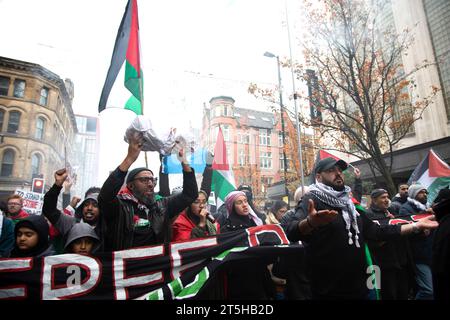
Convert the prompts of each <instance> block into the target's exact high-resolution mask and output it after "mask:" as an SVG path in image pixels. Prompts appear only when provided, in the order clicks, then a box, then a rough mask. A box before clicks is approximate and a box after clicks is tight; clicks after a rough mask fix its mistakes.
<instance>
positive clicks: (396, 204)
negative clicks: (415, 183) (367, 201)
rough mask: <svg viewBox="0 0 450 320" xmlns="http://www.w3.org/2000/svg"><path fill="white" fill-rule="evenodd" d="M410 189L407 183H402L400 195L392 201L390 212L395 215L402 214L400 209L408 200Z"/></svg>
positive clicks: (399, 189) (399, 187) (399, 188)
mask: <svg viewBox="0 0 450 320" xmlns="http://www.w3.org/2000/svg"><path fill="white" fill-rule="evenodd" d="M408 188H409V186H408V185H407V184H406V183H402V184H400V185H399V186H398V193H397V194H396V195H395V197H394V198H393V199H392V202H391V206H390V207H389V211H390V212H392V213H393V214H394V215H398V214H399V213H400V208H401V207H402V205H403V204H404V203H405V202H406V200H408Z"/></svg>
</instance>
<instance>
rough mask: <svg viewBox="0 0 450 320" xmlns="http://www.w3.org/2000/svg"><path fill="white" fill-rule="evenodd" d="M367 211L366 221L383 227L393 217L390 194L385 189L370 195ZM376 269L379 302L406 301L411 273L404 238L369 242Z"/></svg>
mask: <svg viewBox="0 0 450 320" xmlns="http://www.w3.org/2000/svg"><path fill="white" fill-rule="evenodd" d="M370 197H371V199H372V201H371V205H370V207H369V208H368V209H367V210H366V215H367V217H368V218H369V219H371V220H375V221H378V222H380V223H383V220H384V221H387V220H389V219H393V218H395V216H394V215H393V214H392V213H390V212H389V209H388V208H389V204H390V201H389V194H388V192H387V191H386V190H384V189H375V190H373V191H372V193H371V194H370ZM368 243H369V248H370V252H371V253H372V256H373V259H374V263H375V265H377V266H379V267H380V270H381V288H380V289H381V299H382V300H407V299H408V292H409V285H408V282H409V281H408V278H409V277H410V275H411V273H413V272H414V268H413V261H412V255H411V249H410V247H409V241H408V239H407V238H406V237H403V238H400V239H396V240H391V241H368Z"/></svg>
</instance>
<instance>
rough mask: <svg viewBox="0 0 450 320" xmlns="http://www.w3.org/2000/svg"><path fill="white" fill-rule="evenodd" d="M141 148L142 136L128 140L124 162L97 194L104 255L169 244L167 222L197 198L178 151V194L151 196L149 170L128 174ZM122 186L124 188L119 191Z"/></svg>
mask: <svg viewBox="0 0 450 320" xmlns="http://www.w3.org/2000/svg"><path fill="white" fill-rule="evenodd" d="M142 145H143V138H142V134H139V133H138V134H135V135H134V136H133V137H132V138H131V139H129V144H128V153H127V155H126V157H125V159H124V160H123V161H122V163H121V164H120V165H119V166H118V167H117V168H116V169H115V170H114V171H113V172H112V173H111V174H110V175H109V177H108V178H107V179H106V181H105V183H104V184H103V186H102V188H101V190H100V194H99V196H98V204H99V207H100V210H102V212H103V213H104V214H103V216H102V218H103V219H104V223H105V225H106V229H107V230H108V232H107V233H106V234H105V236H104V241H105V251H115V250H123V249H128V248H131V247H138V246H148V245H154V244H160V243H165V242H170V240H171V235H170V233H171V222H172V221H173V219H174V218H175V217H176V216H177V215H178V214H179V213H180V212H181V211H183V210H184V209H185V208H186V207H188V206H189V205H190V204H191V203H192V202H194V201H195V199H197V197H198V191H197V190H198V187H197V182H196V180H195V172H194V170H193V169H192V168H191V167H190V166H189V164H188V162H187V160H186V158H185V156H184V150H183V149H180V150H179V151H178V156H179V160H180V161H181V163H182V166H183V191H182V192H181V193H178V194H175V195H173V196H170V197H164V198H163V197H161V196H159V195H156V194H155V193H154V187H155V185H156V181H157V179H156V178H155V177H154V175H153V172H152V171H151V170H150V169H148V168H146V167H141V168H135V169H133V170H131V171H130V172H128V170H129V169H130V167H131V165H132V164H133V163H134V162H135V161H136V160H137V158H138V157H139V154H140V152H141V150H142ZM127 173H128V175H127ZM125 177H126V180H125ZM124 182H126V185H125V186H124V187H122V185H123V183H124Z"/></svg>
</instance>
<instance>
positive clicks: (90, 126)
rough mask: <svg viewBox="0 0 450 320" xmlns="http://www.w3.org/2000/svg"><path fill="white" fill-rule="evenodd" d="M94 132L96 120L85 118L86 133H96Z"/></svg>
mask: <svg viewBox="0 0 450 320" xmlns="http://www.w3.org/2000/svg"><path fill="white" fill-rule="evenodd" d="M96 131H97V119H95V118H87V121H86V132H96Z"/></svg>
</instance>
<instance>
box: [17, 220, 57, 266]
mask: <svg viewBox="0 0 450 320" xmlns="http://www.w3.org/2000/svg"><path fill="white" fill-rule="evenodd" d="M14 235H15V238H16V244H15V246H14V249H13V250H12V252H11V258H19V257H46V256H51V255H53V254H54V250H53V246H52V245H51V244H50V242H49V238H50V236H49V226H48V222H47V220H46V219H45V218H44V217H43V216H36V215H30V216H28V217H26V218H25V219H23V220H20V221H19V222H17V224H16V226H15V228H14Z"/></svg>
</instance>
